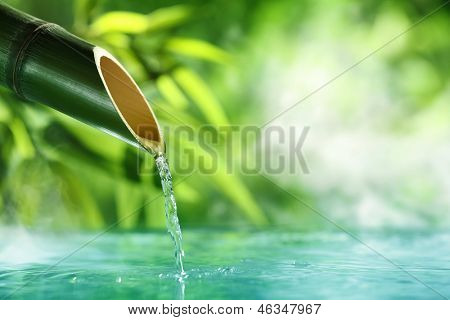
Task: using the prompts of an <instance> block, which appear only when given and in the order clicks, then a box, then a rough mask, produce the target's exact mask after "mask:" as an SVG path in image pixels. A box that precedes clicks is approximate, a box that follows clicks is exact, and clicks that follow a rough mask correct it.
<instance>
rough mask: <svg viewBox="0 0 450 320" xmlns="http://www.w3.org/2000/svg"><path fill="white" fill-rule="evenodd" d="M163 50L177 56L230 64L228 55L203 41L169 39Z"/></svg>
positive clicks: (230, 60)
mask: <svg viewBox="0 0 450 320" xmlns="http://www.w3.org/2000/svg"><path fill="white" fill-rule="evenodd" d="M165 49H166V50H168V51H171V52H174V53H177V54H181V55H185V56H189V57H193V58H198V59H203V60H208V61H212V62H216V63H221V64H230V63H232V61H233V59H232V57H231V55H230V54H228V53H227V52H226V51H224V50H222V49H221V48H219V47H216V46H215V45H213V44H211V43H208V42H206V41H203V40H198V39H191V38H178V37H177V38H171V39H169V40H167V42H166V43H165Z"/></svg>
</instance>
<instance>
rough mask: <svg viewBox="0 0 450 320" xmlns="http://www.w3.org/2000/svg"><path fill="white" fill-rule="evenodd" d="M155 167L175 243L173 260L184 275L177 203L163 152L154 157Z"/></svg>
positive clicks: (167, 220)
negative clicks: (159, 178)
mask: <svg viewBox="0 0 450 320" xmlns="http://www.w3.org/2000/svg"><path fill="white" fill-rule="evenodd" d="M156 167H157V168H158V172H159V176H160V177H161V184H162V188H163V193H164V199H165V209H166V224H167V230H168V232H169V233H170V236H171V237H172V239H173V242H174V243H175V261H176V264H177V268H178V272H179V273H180V275H181V276H184V275H185V272H184V269H183V256H184V252H183V246H182V235H181V228H180V223H179V221H178V215H177V203H176V201H175V196H174V193H173V187H172V175H171V174H170V170H169V164H168V163H167V159H166V157H165V155H164V154H160V155H158V156H157V157H156Z"/></svg>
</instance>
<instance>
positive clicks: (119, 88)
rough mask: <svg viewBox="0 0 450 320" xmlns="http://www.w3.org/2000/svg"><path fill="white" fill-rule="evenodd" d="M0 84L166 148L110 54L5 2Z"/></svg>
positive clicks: (156, 148) (135, 141)
mask: <svg viewBox="0 0 450 320" xmlns="http://www.w3.org/2000/svg"><path fill="white" fill-rule="evenodd" d="M0 85H3V86H7V87H9V88H10V89H11V90H13V91H14V92H15V93H16V94H17V95H19V96H20V97H22V98H23V99H26V100H29V101H36V102H40V103H43V104H46V105H48V106H50V107H52V108H53V109H56V110H58V111H60V112H63V113H65V114H66V115H68V116H70V117H72V118H75V119H77V120H79V121H82V122H84V123H86V124H88V125H91V126H94V127H96V128H98V129H100V130H102V131H104V132H106V133H108V134H111V135H113V136H115V137H117V138H120V139H122V140H124V141H126V142H127V143H130V144H132V145H135V146H140V147H143V148H145V149H147V150H149V151H150V152H152V153H153V154H158V153H161V152H164V151H165V148H164V147H165V146H164V140H163V137H162V134H161V130H160V127H159V125H158V122H157V121H156V118H155V115H154V113H153V111H152V110H151V107H150V106H149V104H148V102H147V101H146V99H145V97H144V95H143V94H142V92H141V90H140V89H139V88H138V86H137V85H136V83H135V82H134V80H133V79H132V78H131V76H130V75H129V74H128V73H127V71H126V70H125V69H124V68H123V67H122V66H121V64H120V63H119V62H118V61H117V60H116V59H115V58H114V57H113V56H112V55H111V54H109V53H108V52H107V51H106V50H104V49H102V48H100V47H96V46H94V45H92V44H90V43H88V42H86V41H84V40H82V39H80V38H78V37H76V36H74V35H73V34H70V33H69V32H67V31H66V30H65V29H63V28H62V27H60V26H58V25H55V24H52V23H47V22H45V21H42V20H39V19H37V18H35V17H32V16H30V15H27V14H25V13H22V12H20V11H18V10H15V9H13V8H11V7H9V6H7V5H5V4H3V3H0Z"/></svg>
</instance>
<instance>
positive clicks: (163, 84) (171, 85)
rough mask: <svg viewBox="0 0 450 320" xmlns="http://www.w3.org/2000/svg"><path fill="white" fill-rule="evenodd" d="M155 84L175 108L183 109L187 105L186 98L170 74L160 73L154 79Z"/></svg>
mask: <svg viewBox="0 0 450 320" xmlns="http://www.w3.org/2000/svg"><path fill="white" fill-rule="evenodd" d="M156 86H157V87H158V90H159V92H160V93H161V94H162V96H163V97H164V98H165V99H166V100H167V101H168V102H169V103H170V104H171V105H172V106H173V107H175V108H177V109H185V108H186V107H187V105H188V100H187V99H186V97H185V95H184V93H183V92H182V91H181V90H180V89H179V88H178V86H177V85H176V83H175V81H173V79H172V78H171V77H170V76H168V75H162V76H160V77H158V79H157V80H156Z"/></svg>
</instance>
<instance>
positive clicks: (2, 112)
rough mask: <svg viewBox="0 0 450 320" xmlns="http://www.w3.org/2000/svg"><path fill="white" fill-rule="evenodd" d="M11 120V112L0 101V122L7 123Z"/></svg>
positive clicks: (0, 100)
mask: <svg viewBox="0 0 450 320" xmlns="http://www.w3.org/2000/svg"><path fill="white" fill-rule="evenodd" d="M10 120H11V112H10V111H9V109H8V107H7V106H6V104H5V103H4V102H3V100H2V99H0V122H1V123H8V122H9V121H10Z"/></svg>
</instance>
